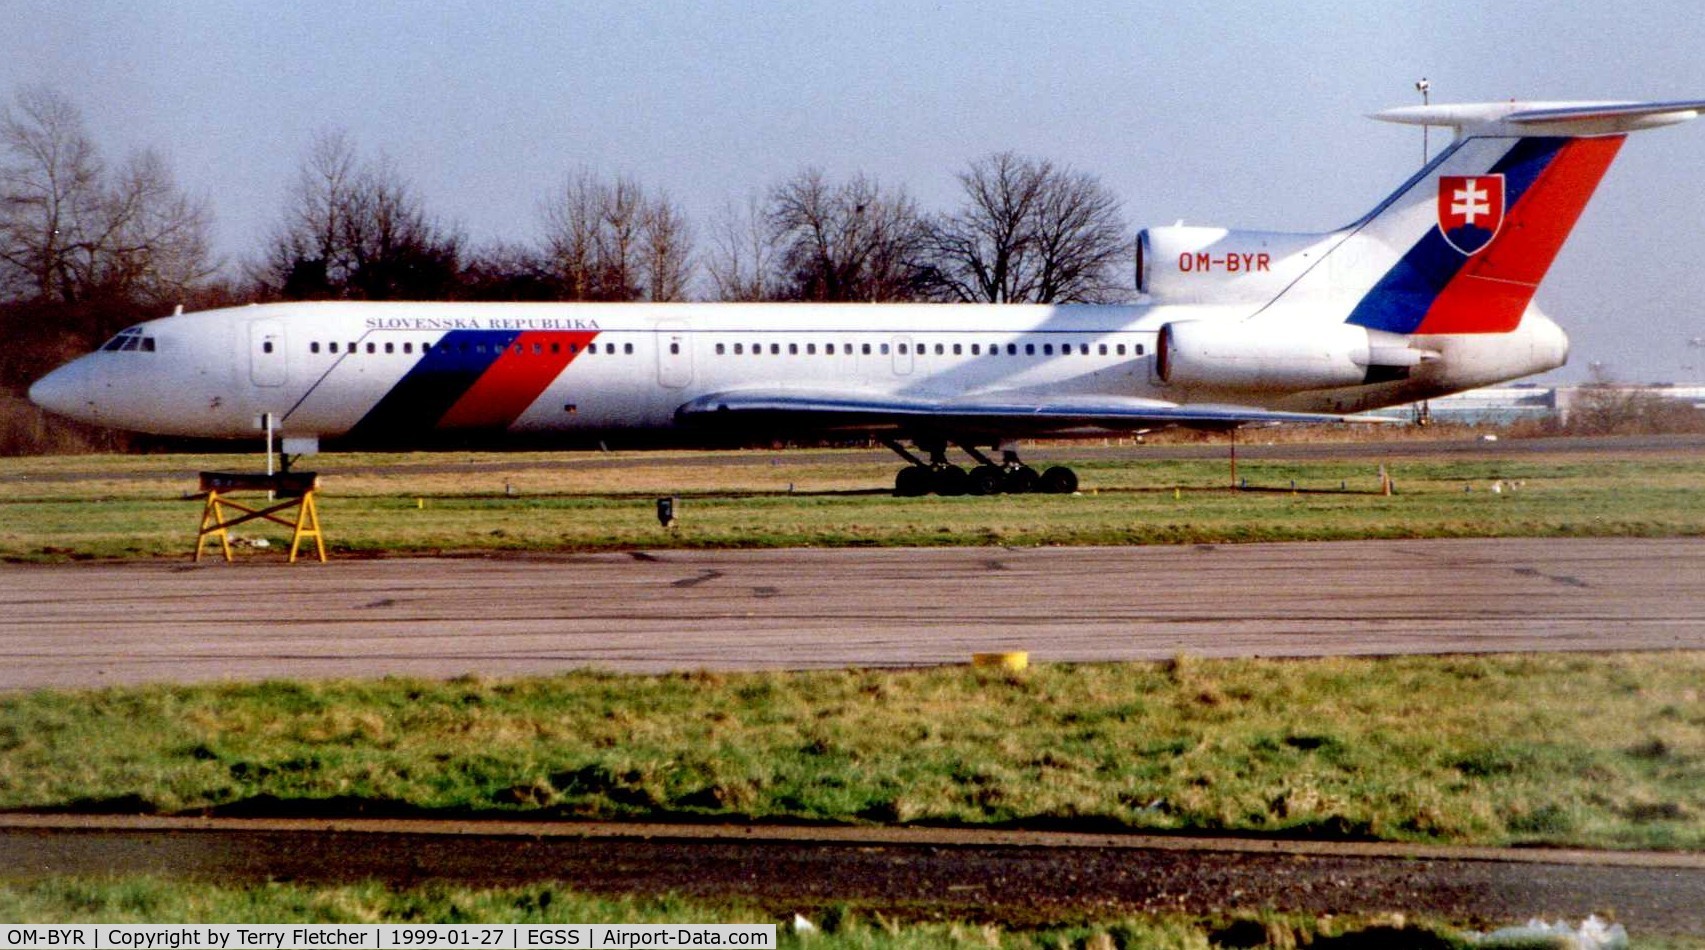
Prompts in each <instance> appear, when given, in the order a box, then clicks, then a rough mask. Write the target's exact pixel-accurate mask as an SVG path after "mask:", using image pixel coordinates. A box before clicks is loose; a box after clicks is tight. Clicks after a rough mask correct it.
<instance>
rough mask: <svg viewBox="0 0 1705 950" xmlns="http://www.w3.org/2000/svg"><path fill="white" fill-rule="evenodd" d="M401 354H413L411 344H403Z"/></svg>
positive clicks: (412, 345)
mask: <svg viewBox="0 0 1705 950" xmlns="http://www.w3.org/2000/svg"><path fill="white" fill-rule="evenodd" d="M403 352H404V353H413V352H414V344H413V343H412V342H410V343H404V344H403Z"/></svg>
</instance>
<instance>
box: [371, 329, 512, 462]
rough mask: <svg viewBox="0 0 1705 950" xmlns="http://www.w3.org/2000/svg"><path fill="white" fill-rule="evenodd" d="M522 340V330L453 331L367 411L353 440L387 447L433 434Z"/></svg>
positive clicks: (435, 344) (441, 339) (423, 356)
mask: <svg viewBox="0 0 1705 950" xmlns="http://www.w3.org/2000/svg"><path fill="white" fill-rule="evenodd" d="M520 335H521V332H520V331H519V330H452V331H450V332H449V333H446V334H444V336H443V337H442V338H440V339H439V340H438V342H437V343H434V344H433V345H432V349H431V350H430V351H428V352H426V353H425V354H423V355H422V356H421V357H420V360H419V361H418V362H416V363H415V364H414V366H413V367H412V368H411V369H410V370H409V371H408V372H407V373H406V374H404V375H403V378H402V379H399V380H397V384H396V385H395V386H392V387H391V391H390V392H388V393H386V394H385V395H384V397H383V398H381V399H380V400H379V401H378V402H377V403H376V404H374V406H373V408H372V409H370V410H368V412H367V415H365V416H363V417H362V418H361V421H360V422H358V423H356V424H355V427H354V428H352V429H351V430H350V435H351V436H354V437H356V438H360V439H364V440H368V441H372V442H386V441H391V440H406V439H408V438H410V437H415V436H420V435H423V434H425V433H428V432H431V431H432V430H433V429H434V428H436V427H437V425H438V420H439V419H442V418H444V414H445V413H447V412H449V411H450V407H451V406H454V405H455V404H456V400H458V399H461V398H462V395H463V394H464V393H466V392H467V391H468V390H469V389H470V388H472V387H473V385H474V383H476V382H478V381H479V378H480V377H481V376H483V375H484V374H485V371H486V370H488V369H490V368H491V364H492V363H495V362H497V358H498V357H499V356H502V355H503V351H504V350H506V349H508V348H509V345H510V344H511V343H514V342H515V338H516V337H518V336H520Z"/></svg>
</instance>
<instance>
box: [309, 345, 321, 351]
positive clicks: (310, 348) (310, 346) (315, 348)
mask: <svg viewBox="0 0 1705 950" xmlns="http://www.w3.org/2000/svg"><path fill="white" fill-rule="evenodd" d="M319 351H320V345H319V344H318V343H310V344H308V352H310V353H318V352H319Z"/></svg>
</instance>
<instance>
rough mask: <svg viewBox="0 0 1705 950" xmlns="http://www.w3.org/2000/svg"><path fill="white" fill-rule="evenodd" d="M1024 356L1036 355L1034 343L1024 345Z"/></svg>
mask: <svg viewBox="0 0 1705 950" xmlns="http://www.w3.org/2000/svg"><path fill="white" fill-rule="evenodd" d="M1024 355H1025V356H1035V355H1036V344H1034V343H1026V344H1024Z"/></svg>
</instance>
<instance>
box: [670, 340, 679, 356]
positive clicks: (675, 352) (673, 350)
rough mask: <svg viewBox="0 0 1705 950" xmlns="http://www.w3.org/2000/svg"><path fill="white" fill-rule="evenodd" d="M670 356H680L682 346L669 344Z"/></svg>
mask: <svg viewBox="0 0 1705 950" xmlns="http://www.w3.org/2000/svg"><path fill="white" fill-rule="evenodd" d="M669 355H670V356H680V355H681V344H679V343H670V344H669Z"/></svg>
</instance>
